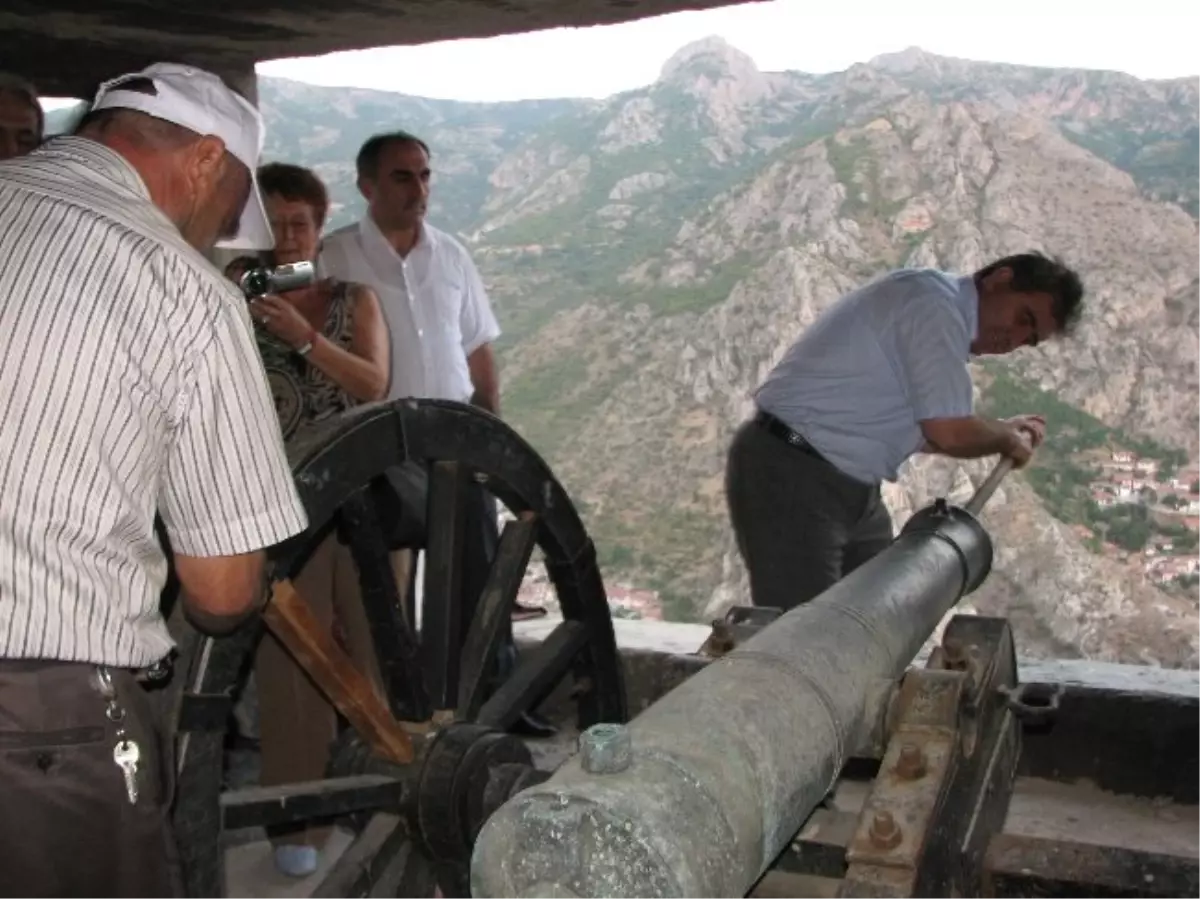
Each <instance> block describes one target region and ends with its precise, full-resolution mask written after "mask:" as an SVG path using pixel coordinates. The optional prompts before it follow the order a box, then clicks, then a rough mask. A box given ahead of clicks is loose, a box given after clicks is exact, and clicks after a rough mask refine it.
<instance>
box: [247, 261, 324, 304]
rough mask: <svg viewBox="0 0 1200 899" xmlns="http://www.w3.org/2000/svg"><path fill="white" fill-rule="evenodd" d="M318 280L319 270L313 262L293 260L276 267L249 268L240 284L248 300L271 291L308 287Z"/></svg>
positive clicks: (281, 291) (279, 291)
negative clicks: (314, 266)
mask: <svg viewBox="0 0 1200 899" xmlns="http://www.w3.org/2000/svg"><path fill="white" fill-rule="evenodd" d="M316 280H317V271H316V269H315V268H313V264H312V263H311V262H292V263H289V264H288V265H277V266H275V267H274V268H271V267H269V266H261V267H258V268H252V269H248V270H247V271H246V273H245V274H243V275H242V277H241V279H240V280H239V281H238V286H239V287H240V288H241V289H242V293H244V294H245V295H246V299H247V300H257V299H258V298H259V297H265V296H266V295H267V294H269V293H285V292H286V291H289V290H297V289H298V288H301V287H308V285H310V284H312V283H313V282H314V281H316Z"/></svg>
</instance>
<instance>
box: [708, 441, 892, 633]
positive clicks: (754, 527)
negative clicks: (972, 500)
mask: <svg viewBox="0 0 1200 899" xmlns="http://www.w3.org/2000/svg"><path fill="white" fill-rule="evenodd" d="M725 495H726V500H727V502H728V504H729V517H730V519H731V521H732V524H733V531H734V535H735V536H736V538H737V545H738V551H739V552H740V553H741V555H742V561H743V562H744V563H745V565H746V568H747V569H748V570H749V572H750V593H751V597H752V599H753V602H754V604H755V605H757V606H773V607H777V608H781V609H784V610H785V611H786V610H788V609H791V608H792V607H794V606H797V605H799V604H800V603H804V602H808V601H809V600H810V599H813V598H814V597H816V596H819V595H820V594H821V593H823V592H824V591H825V590H827V589H829V588H830V587H831V586H833V584H835V583H836V582H837V581H838V580H840V579H841V578H842V577H844V576H845V575H847V574H849V573H850V572H851V571H853V570H854V569H855V568H857V567H858V566H859V565H861V564H863V563H864V562H866V561H867V560H868V559H870V558H872V557H873V556H875V555H876V554H878V553H879V552H880V551H882V550H883V549H885V548H886V547H887V546H888V545H889V544H890V543H891V541H892V519H891V516H890V515H889V514H888V511H887V506H885V505H884V503H883V498H882V497H881V496H880V492H879V486H878V485H868V484H864V483H862V482H861V481H856V480H854V479H853V478H851V477H849V476H848V475H845V474H843V473H842V472H840V471H839V470H838V469H836V468H834V467H833V466H832V465H831V464H830V463H828V462H826V461H824V460H823V459H820V458H818V457H817V456H814V455H811V454H810V453H807V452H805V451H804V450H801V449H798V448H796V447H794V446H790V445H789V444H787V443H786V442H784V441H783V440H782V439H780V438H779V437H776V436H774V435H773V434H770V433H768V432H767V430H766V429H765V428H763V427H762V426H761V425H758V424H756V423H755V422H754V421H753V420H751V421H748V422H746V423H745V424H743V425H742V426H741V427H740V428H739V429H738V431H737V434H736V435H735V436H734V438H733V443H732V445H731V446H730V448H729V458H728V460H727V464H726V469H725Z"/></svg>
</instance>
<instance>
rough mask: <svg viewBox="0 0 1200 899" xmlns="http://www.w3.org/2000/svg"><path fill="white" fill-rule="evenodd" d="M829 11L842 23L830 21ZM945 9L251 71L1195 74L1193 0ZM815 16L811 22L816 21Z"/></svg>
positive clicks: (414, 78)
mask: <svg viewBox="0 0 1200 899" xmlns="http://www.w3.org/2000/svg"><path fill="white" fill-rule="evenodd" d="M830 6H840V7H845V12H828V11H824V10H827V9H828V8H829V7H830ZM971 6H972V4H971V3H970V2H963V0H957V2H950V0H902V2H896V0H891V2H884V0H853V2H847V3H843V4H835V3H829V2H828V0H772V2H766V3H750V4H745V5H742V6H731V7H725V8H722V9H715V10H709V11H706V12H691V13H677V14H674V15H669V16H660V17H657V18H653V19H643V20H640V21H637V22H631V23H628V24H625V25H611V26H606V27H601V28H586V29H574V30H570V29H556V30H553V31H542V32H534V33H531V34H522V35H512V36H507V37H496V38H488V39H486V40H469V41H450V42H445V43H439V44H425V45H423V46H416V47H393V48H386V49H378V50H362V51H356V52H351V53H338V54H333V55H330V56H323V57H311V58H307V59H289V60H277V61H274V62H268V63H263V64H260V65H259V67H258V71H259V73H260V74H264V75H278V76H281V77H284V78H292V79H295V80H297V81H305V82H308V83H310V84H321V85H327V86H331V87H342V86H353V87H366V88H378V89H380V90H391V91H398V92H401V93H405V94H415V95H417V96H424V97H438V98H445V99H455V100H479V101H495V100H519V99H533V98H538V97H597V98H602V97H608V96H611V95H612V94H614V93H618V92H620V91H623V90H629V89H631V88H635V87H641V86H643V85H645V84H649V83H650V82H652V81H653V80H654V79H655V78H656V77H657V76H658V73H659V70H660V69H661V67H662V64H663V63H664V62H665V61H666V60H667V58H668V57H669V56H670V55H671V54H672V53H674V52H675V51H676V50H678V49H679V48H680V47H682V46H683V45H684V44H687V43H689V42H691V41H694V40H698V39H699V38H702V37H706V36H708V35H712V34H715V35H719V36H721V37H723V38H725V39H726V40H727V41H729V42H730V43H731V44H733V45H734V46H735V47H737V48H738V49H740V50H743V51H744V52H746V53H748V54H749V55H750V56H751V57H753V59H754V61H755V62H756V63H757V64H758V67H759V68H760V69H763V70H765V71H780V70H784V69H793V70H799V71H804V72H814V73H820V72H834V71H841V70H843V69H845V68H847V67H848V66H850V65H852V64H854V63H856V62H864V61H866V60H868V59H870V58H871V57H873V56H877V55H878V54H880V53H889V52H894V51H897V50H903V49H904V48H905V47H910V46H918V47H921V48H922V49H924V50H928V51H930V52H932V53H938V54H941V55H945V56H960V57H964V58H966V59H976V60H987V61H993V62H1010V63H1020V64H1025V65H1041V66H1064V67H1078V68H1091V69H1115V70H1117V71H1123V72H1128V73H1130V74H1132V75H1136V76H1138V77H1140V78H1174V77H1179V76H1185V75H1193V76H1194V75H1197V74H1200V58H1198V57H1200V54H1198V53H1197V45H1198V44H1197V38H1198V35H1200V12H1190V11H1189V10H1193V9H1194V10H1200V3H1196V2H1195V0H1137V2H1122V3H1120V4H1117V3H1115V2H1113V0H1092V2H1090V3H1089V2H1079V0H1005V2H1001V3H992V4H988V5H987V6H986V7H982V6H981V9H982V11H980V12H970V13H969V12H964V9H967V8H970V7H971ZM816 10H821V11H816Z"/></svg>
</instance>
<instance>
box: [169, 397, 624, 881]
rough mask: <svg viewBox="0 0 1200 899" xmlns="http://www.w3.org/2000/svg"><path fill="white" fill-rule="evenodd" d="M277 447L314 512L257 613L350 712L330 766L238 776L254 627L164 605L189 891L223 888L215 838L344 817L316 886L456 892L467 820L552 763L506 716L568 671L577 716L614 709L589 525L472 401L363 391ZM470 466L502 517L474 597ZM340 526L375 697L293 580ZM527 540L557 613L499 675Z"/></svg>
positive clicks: (603, 603)
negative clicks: (418, 586)
mask: <svg viewBox="0 0 1200 899" xmlns="http://www.w3.org/2000/svg"><path fill="white" fill-rule="evenodd" d="M289 454H290V457H291V462H292V465H293V471H294V473H295V478H296V484H297V488H298V490H299V493H300V496H301V499H302V500H303V502H304V505H305V508H306V509H307V512H308V516H309V528H308V530H307V531H306V532H305V533H304V534H301V535H298V536H297V537H295V538H293V539H291V540H289V541H288V542H286V543H284V544H281V545H279V546H277V547H275V548H273V549H272V550H271V551H270V552H269V554H268V555H269V571H268V577H269V580H270V589H271V598H270V601H269V603H268V605H267V607H266V609H265V611H264V614H263V622H264V623H265V624H266V626H267V627H269V628H271V630H272V631H273V632H274V634H275V635H276V636H277V637H279V638H280V640H281V641H282V642H283V643H284V645H285V646H286V647H287V649H288V650H289V652H290V653H291V654H292V655H293V656H294V657H295V659H296V660H297V661H298V662H299V663H300V664H301V666H302V667H303V668H304V669H305V671H306V673H307V674H308V676H309V677H310V678H311V679H312V680H313V681H314V682H315V683H316V684H317V686H318V687H319V688H320V690H321V691H322V692H323V693H324V694H325V696H326V697H327V698H328V699H329V700H330V702H332V704H333V705H334V706H335V707H336V708H337V710H338V711H339V712H340V713H341V716H342V717H343V718H344V719H345V721H346V727H345V728H344V730H343V731H342V733H341V736H340V737H339V739H338V741H337V744H336V746H335V748H334V751H333V760H332V762H331V765H330V770H329V771H328V777H327V778H326V779H323V780H320V781H316V782H312V783H300V784H287V785H283V786H272V787H262V786H257V785H255V784H254V783H253V778H250V779H249V780H250V782H249V783H247V782H245V781H246V780H247V779H246V778H237V777H234V776H232V774H233V772H231V771H230V761H231V758H232V756H231V754H230V753H229V752H227V751H225V744H226V736H227V733H228V731H229V728H230V721H231V710H232V708H233V703H234V701H235V699H236V698H237V696H238V695H239V693H240V691H241V689H242V687H243V686H244V684H245V682H246V679H247V677H248V675H249V672H250V670H251V666H250V660H251V658H252V655H253V651H254V647H255V645H256V641H257V640H258V639H260V637H261V633H262V630H261V626H260V627H247V628H243V629H242V630H241V631H239V632H238V633H237V634H235V635H233V636H230V637H226V638H221V639H211V638H206V637H203V636H201V635H200V634H198V633H197V632H195V631H193V630H192V629H191V628H190V627H188V625H187V623H186V620H185V619H184V617H183V615H182V610H181V608H179V606H178V605H176V606H174V607H172V611H171V613H170V617H169V621H170V624H171V627H172V630H173V632H174V633H175V636H176V640H177V644H178V647H179V650H178V658H177V660H176V662H175V665H174V673H173V676H172V677H171V678H170V681H169V683H168V684H167V685H166V686H165V687H162V688H161V689H159V690H158V691H157V693H158V695H159V699H160V701H162V702H165V703H168V704H169V708H171V709H172V710H173V716H174V721H175V725H176V734H177V736H176V741H175V742H176V766H175V767H176V797H177V799H176V802H175V805H174V810H173V818H174V826H175V830H176V837H177V842H178V844H179V847H180V855H181V863H182V867H183V874H184V880H185V887H186V891H187V894H188V895H190V896H221V895H225V894H226V892H227V889H228V884H227V882H226V876H225V867H224V859H225V849H226V847H227V845H228V842H229V839H230V838H231V837H236V835H237V833H238V832H247V831H253V829H255V828H260V827H265V826H269V825H286V824H290V823H295V822H300V821H305V820H309V819H320V820H329V819H335V820H336V819H340V820H345V821H348V822H350V824H351V825H352V827H353V830H354V831H355V833H356V837H355V840H354V842H353V843H352V845H351V846H350V848H349V849H348V850H347V851H346V852H345V853H343V854H342V856H341V857H340V858H339V859H338V861H337V862H336V863H335V864H334V865H333V868H332V870H330V871H329V872H327V875H326V876H324V877H323V879H322V881H321V882H320V883H319V884H318V885H317V886H316V889H315V895H323V896H354V895H367V892H368V891H369V892H370V893H371V894H372V895H384V894H386V895H406V896H431V895H434V890H435V889H440V891H441V894H442V895H444V896H465V895H468V886H467V882H466V879H467V872H468V862H469V855H470V848H471V845H472V842H473V838H474V835H475V833H476V831H477V830H478V828H479V827H480V826H481V825H482V823H483V821H484V820H485V819H486V817H487V816H488V814H489V813H490V812H491V811H492V810H494V809H495V808H496V807H497V806H498V805H499V804H500V803H501V802H502V801H503V800H504V799H506V798H507V797H508V796H509V795H510V793H512V792H514V791H516V790H519V789H520V788H521V787H523V786H525V785H527V784H528V783H530V782H532V780H533V779H537V778H538V777H544V776H548V772H538V771H537V769H536V768H535V766H534V765H533V762H532V758H531V755H530V751H529V749H528V747H527V746H526V744H525V743H524V742H522V741H521V740H520V739H518V738H517V737H515V736H512V735H511V734H509V733H508V732H507V731H508V730H509V728H510V725H512V724H513V722H514V721H515V720H516V719H517V718H518V716H520V715H521V714H522V713H523V712H524V711H526V710H528V709H531V708H533V707H535V706H536V705H537V704H538V702H539V701H540V700H541V699H542V698H543V697H544V696H545V695H546V694H547V693H548V692H550V691H551V690H553V689H554V688H555V687H556V685H558V684H559V683H560V682H562V681H563V680H564V679H567V680H569V681H570V683H571V684H572V690H573V698H572V704H573V705H574V706H575V709H576V720H577V723H578V725H580V726H585V727H586V726H588V725H590V724H593V723H596V722H601V721H624V720H625V718H626V707H625V690H624V686H623V682H622V672H621V667H620V663H619V659H618V656H617V650H616V645H615V643H614V638H613V628H612V621H611V618H610V615H609V610H608V603H607V597H606V594H605V591H604V586H603V583H602V581H601V579H600V574H599V571H598V569H597V566H596V556H595V551H594V547H593V545H592V542H591V540H590V539H589V537H588V535H587V533H586V531H585V530H584V528H583V525H582V523H581V521H580V519H579V516H578V515H577V514H576V512H575V510H574V508H573V506H572V504H571V502H570V500H569V498H568V497H567V495H566V492H565V491H564V490H563V488H562V486H561V485H560V484H559V483H558V482H557V481H556V480H555V479H554V477H553V475H552V474H551V472H550V470H549V468H548V467H547V466H546V465H545V463H544V462H543V461H542V460H541V459H540V458H539V457H538V455H537V454H536V453H535V452H534V451H533V449H532V448H531V447H529V446H528V444H526V443H525V442H524V441H523V440H522V439H521V438H520V437H519V436H518V435H517V434H516V433H515V432H514V431H513V430H511V429H510V428H508V427H507V426H506V425H504V424H503V423H502V422H501V421H500V420H499V419H497V418H495V417H493V416H491V415H488V414H487V413H484V412H482V411H480V410H478V409H475V408H473V407H470V406H466V405H463V404H458V403H450V402H439V401H434V400H402V401H397V402H394V403H390V404H377V405H373V406H367V407H362V408H360V409H358V410H355V411H354V412H352V413H349V414H348V415H346V416H344V417H341V418H338V419H335V420H332V421H330V422H329V423H327V425H326V426H324V427H323V428H320V429H316V430H314V431H313V432H312V433H311V434H309V435H308V436H307V437H306V438H304V439H303V440H301V441H299V442H297V443H296V445H293V446H292V447H290V448H289ZM404 465H411V466H416V467H417V468H418V469H419V471H421V472H423V473H427V488H421V489H419V490H417V491H415V492H410V494H409V495H405V492H404V491H403V489H400V488H397V486H396V484H397V481H396V480H395V479H391V478H389V477H388V476H387V473H388V471H389V470H394V469H396V468H397V467H398V466H404ZM472 481H474V482H475V483H478V484H480V485H483V486H484V487H485V488H486V490H487V491H488V492H490V493H491V494H492V495H494V496H495V497H496V498H497V499H498V500H499V501H500V502H501V503H503V504H504V505H505V506H506V507H507V509H508V510H509V511H510V512H511V513H512V514H513V515H514V516H515V518H514V519H513V520H510V521H508V522H507V524H506V526H505V527H504V529H503V533H502V534H501V537H500V542H499V547H498V549H497V552H496V556H495V560H494V562H493V565H492V568H491V571H490V573H489V576H488V579H487V582H486V585H485V586H484V588H483V591H482V594H481V595H479V596H465V595H464V590H463V589H462V584H461V583H460V577H459V574H460V565H459V560H460V556H461V552H462V541H463V509H464V502H465V498H466V489H465V487H466V485H467V484H469V483H470V482H472ZM401 484H402V482H401ZM335 529H336V530H337V533H338V534H339V539H341V540H342V542H344V543H346V544H347V545H348V546H349V550H350V554H351V555H352V557H353V561H354V565H355V568H356V569H357V574H358V581H359V586H360V590H361V595H362V602H363V604H364V607H365V612H366V615H367V618H368V620H369V624H370V629H371V635H372V640H373V642H374V645H375V649H376V654H377V657H378V659H379V664H380V669H381V670H380V674H381V677H382V680H383V684H384V687H385V691H386V694H387V702H386V703H383V702H380V701H379V699H378V697H377V696H376V695H375V694H374V693H373V692H372V690H371V689H370V687H369V684H368V682H367V681H366V679H365V677H364V674H363V673H362V672H361V671H359V670H357V668H356V667H355V665H354V664H353V663H352V661H351V660H350V658H349V657H348V656H347V655H346V654H345V652H343V651H342V650H341V649H340V648H339V646H338V645H337V644H336V642H335V641H334V640H333V639H332V637H331V636H330V635H329V633H328V632H327V631H323V630H322V629H321V628H320V627H318V626H317V623H316V621H315V619H313V617H312V616H311V614H310V613H308V611H307V608H306V605H305V603H304V600H303V597H301V596H299V595H298V594H297V593H296V590H295V588H294V586H293V583H292V581H293V578H294V577H295V576H296V574H297V573H298V572H299V571H300V570H301V569H302V568H303V566H304V564H305V563H306V561H307V560H308V559H309V558H310V556H311V555H312V553H313V552H314V549H315V548H316V547H317V546H318V545H319V544H320V543H321V542H322V541H323V540H324V539H325V538H326V536H327V535H329V534H330V533H331V532H333V531H334V530H335ZM405 546H409V547H416V548H420V549H422V551H423V552H424V554H425V572H426V573H425V580H424V616H423V620H422V621H421V625H420V632H419V634H418V633H417V631H416V628H415V627H414V623H415V621H416V616H415V614H414V611H415V610H414V609H413V608H412V595H411V593H409V592H408V591H406V590H405V589H404V588H405V587H406V586H407V585H403V584H397V583H396V577H395V573H394V570H393V568H392V566H391V565H390V563H389V560H388V553H389V551H391V550H394V549H397V548H401V547H405ZM535 550H538V551H540V554H541V559H542V561H543V562H544V564H545V566H546V570H547V573H548V575H549V578H550V580H551V582H552V583H553V585H554V588H555V591H556V595H557V599H558V604H559V606H560V607H561V610H562V620H561V622H559V623H558V625H557V626H556V627H555V629H554V630H553V632H552V633H551V634H549V636H548V637H547V638H546V639H545V640H544V641H542V642H541V643H540V644H539V645H537V646H525V647H523V651H522V652H521V654H520V657H519V660H518V663H517V665H516V667H515V669H514V670H513V671H512V672H511V674H510V675H509V676H508V677H507V678H506V679H505V680H504V681H503V683H502V684H501V685H500V686H499V687H498V688H495V689H492V688H490V687H489V684H488V672H489V664H490V662H491V661H492V660H493V659H494V658H495V656H496V652H497V647H498V645H499V641H500V640H501V638H502V635H503V631H504V623H505V622H506V620H507V619H508V617H509V614H510V608H511V604H512V601H513V599H514V598H515V596H516V593H517V590H518V588H519V586H520V584H521V582H522V579H523V577H524V574H525V571H526V567H527V565H528V563H529V560H530V558H531V555H532V554H533V553H534V551H535ZM466 621H469V622H470V625H469V627H466V626H464V624H463V622H466ZM464 632H465V639H460V638H459V635H460V634H462V633H464ZM239 781H240V782H239ZM380 891H382V892H380Z"/></svg>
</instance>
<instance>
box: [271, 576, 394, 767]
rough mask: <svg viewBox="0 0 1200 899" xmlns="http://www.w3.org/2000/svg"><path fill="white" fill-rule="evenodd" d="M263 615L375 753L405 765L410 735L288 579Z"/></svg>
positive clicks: (279, 584)
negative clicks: (389, 711)
mask: <svg viewBox="0 0 1200 899" xmlns="http://www.w3.org/2000/svg"><path fill="white" fill-rule="evenodd" d="M263 620H264V621H265V622H266V623H267V627H269V628H270V629H271V633H273V634H274V635H275V636H276V637H277V638H279V641H280V642H281V643H283V645H284V646H285V647H287V650H288V652H289V653H291V655H292V658H294V659H295V660H296V662H297V663H298V664H299V665H300V667H301V668H303V669H304V670H305V671H306V672H307V673H308V676H309V677H311V678H312V679H313V682H314V683H315V684H316V685H317V687H318V688H319V689H320V690H321V692H322V693H324V694H325V698H326V699H328V700H329V701H330V702H331V703H333V705H334V707H335V708H336V709H337V710H338V711H339V712H341V713H342V714H343V715H344V716H345V717H346V719H347V720H348V721H349V722H350V723H351V724H352V725H354V727H355V729H356V730H357V731H358V732H359V733H360V734H362V735H363V738H364V739H366V740H367V741H368V742H369V743H370V744H371V746H372V748H373V749H375V750H376V751H377V752H379V753H380V754H381V755H383V756H384V757H385V758H389V759H391V760H392V761H394V762H398V763H400V764H406V763H408V762H411V761H412V759H413V747H412V740H410V739H409V736H408V734H407V733H405V732H404V730H403V729H401V727H400V725H399V724H398V723H397V722H396V720H395V719H394V718H392V716H391V715H390V714H389V713H388V710H387V707H386V706H384V704H383V702H382V700H380V698H379V694H378V693H376V692H375V688H374V687H373V686H372V685H371V682H370V681H369V680H368V679H367V677H366V675H364V674H363V673H362V672H361V671H359V670H358V669H357V668H356V667H355V665H354V662H353V661H351V659H350V657H349V656H347V655H346V654H345V653H344V652H342V650H341V649H340V648H339V647H338V645H337V644H336V643H335V642H334V641H333V637H332V636H331V635H330V634H329V632H328V630H326V629H325V628H323V627H321V624H320V622H319V621H317V618H316V616H315V615H313V613H312V610H311V609H310V608H309V607H308V604H307V603H306V602H305V601H304V598H303V597H301V596H300V594H299V593H297V592H296V589H295V587H293V586H292V583H291V581H280V582H278V583H277V584H276V585H275V587H274V590H273V591H272V593H271V601H270V602H269V603H267V607H266V608H265V609H264V610H263Z"/></svg>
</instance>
